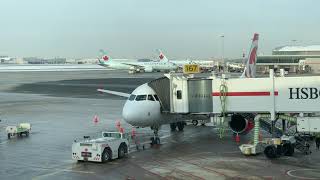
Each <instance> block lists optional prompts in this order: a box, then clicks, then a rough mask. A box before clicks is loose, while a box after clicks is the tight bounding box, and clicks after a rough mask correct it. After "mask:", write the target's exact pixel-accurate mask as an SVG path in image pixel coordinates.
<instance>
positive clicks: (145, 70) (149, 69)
mask: <svg viewBox="0 0 320 180" xmlns="http://www.w3.org/2000/svg"><path fill="white" fill-rule="evenodd" d="M144 72H153V69H152V67H146V68H144Z"/></svg>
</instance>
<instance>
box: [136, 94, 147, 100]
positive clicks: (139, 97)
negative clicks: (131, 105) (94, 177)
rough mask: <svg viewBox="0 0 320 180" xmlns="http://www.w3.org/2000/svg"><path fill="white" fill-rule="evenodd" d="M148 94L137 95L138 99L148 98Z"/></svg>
mask: <svg viewBox="0 0 320 180" xmlns="http://www.w3.org/2000/svg"><path fill="white" fill-rule="evenodd" d="M146 98H147V95H137V97H136V101H144V100H146Z"/></svg>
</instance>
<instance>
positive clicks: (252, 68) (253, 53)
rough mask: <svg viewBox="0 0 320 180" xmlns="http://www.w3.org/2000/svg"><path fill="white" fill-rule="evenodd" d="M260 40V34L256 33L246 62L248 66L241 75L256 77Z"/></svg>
mask: <svg viewBox="0 0 320 180" xmlns="http://www.w3.org/2000/svg"><path fill="white" fill-rule="evenodd" d="M258 40H259V34H257V33H254V35H253V39H252V44H251V48H250V51H249V54H248V58H247V60H246V63H245V65H246V66H245V68H244V71H243V74H242V75H241V77H242V78H244V77H246V78H254V77H255V76H256V62H257V51H258Z"/></svg>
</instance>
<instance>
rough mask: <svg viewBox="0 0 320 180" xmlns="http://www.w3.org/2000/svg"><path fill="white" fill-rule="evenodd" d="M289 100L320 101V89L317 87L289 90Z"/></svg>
mask: <svg viewBox="0 0 320 180" xmlns="http://www.w3.org/2000/svg"><path fill="white" fill-rule="evenodd" d="M289 91H290V92H289V95H290V97H289V99H318V98H320V89H318V88H315V87H303V88H289Z"/></svg>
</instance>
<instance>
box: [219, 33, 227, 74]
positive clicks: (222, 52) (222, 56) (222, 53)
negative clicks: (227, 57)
mask: <svg viewBox="0 0 320 180" xmlns="http://www.w3.org/2000/svg"><path fill="white" fill-rule="evenodd" d="M220 38H221V60H222V63H223V72H224V71H225V68H226V63H225V62H224V35H221V36H220Z"/></svg>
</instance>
